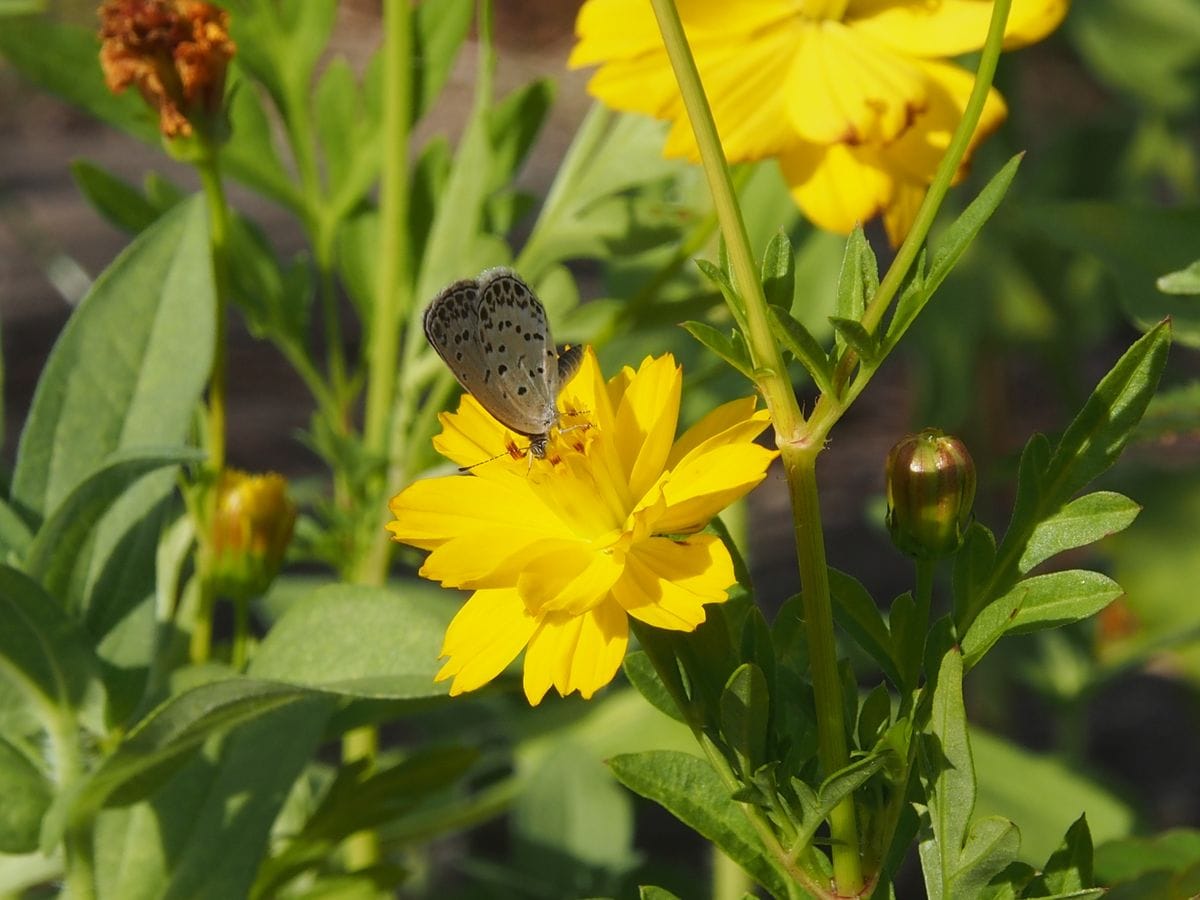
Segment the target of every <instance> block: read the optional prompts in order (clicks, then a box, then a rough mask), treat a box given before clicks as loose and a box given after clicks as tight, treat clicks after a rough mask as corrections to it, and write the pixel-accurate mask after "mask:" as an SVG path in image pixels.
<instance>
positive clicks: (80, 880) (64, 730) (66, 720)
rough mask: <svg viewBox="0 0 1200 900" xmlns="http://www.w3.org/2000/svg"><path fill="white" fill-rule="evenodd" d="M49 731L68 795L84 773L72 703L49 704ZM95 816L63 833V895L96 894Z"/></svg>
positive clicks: (85, 898) (75, 898) (82, 897)
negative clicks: (93, 822) (93, 827)
mask: <svg viewBox="0 0 1200 900" xmlns="http://www.w3.org/2000/svg"><path fill="white" fill-rule="evenodd" d="M44 710H45V712H44V716H43V718H44V721H45V722H46V725H47V728H46V734H47V736H48V738H49V740H50V742H51V745H52V747H53V758H54V760H55V773H54V774H55V778H56V780H57V782H58V791H59V794H60V795H65V794H66V793H67V792H68V791H70V790H71V789H72V788H73V787H74V786H75V784H76V782H78V781H79V779H81V778H82V777H83V774H84V773H83V759H82V757H81V755H80V745H79V722H78V720H77V719H76V717H75V711H74V710H73V709H71V708H70V706H69V704H66V703H64V704H63V705H61V706H49V705H47V706H45V707H44ZM91 823H92V820H91V819H88V820H86V821H85V822H80V823H77V824H72V825H71V826H69V827H68V828H67V831H66V833H65V834H64V835H63V857H64V869H65V871H64V879H63V882H64V883H63V888H64V889H63V893H62V896H63V897H67V898H70V900H92V898H93V897H95V896H96V860H95V853H94V850H93V841H94V833H93V830H92V824H91Z"/></svg>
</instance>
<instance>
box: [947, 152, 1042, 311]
mask: <svg viewBox="0 0 1200 900" xmlns="http://www.w3.org/2000/svg"><path fill="white" fill-rule="evenodd" d="M1023 158H1024V154H1023V153H1018V154H1017V155H1016V156H1014V157H1013V158H1012V159H1010V160H1009V161H1008V162H1007V163H1005V164H1004V167H1003V168H1001V169H1000V171H999V172H997V173H996V174H995V175H993V176H992V179H991V181H989V182H988V183H987V185H986V186H985V187H984V189H983V190H982V191H980V192H979V196H977V197H976V198H975V199H974V200H972V201H971V202H970V204H969V205H968V206H967V208H966V209H964V210H963V212H962V215H960V216H959V217H958V218H957V219H955V221H954V224H953V225H951V226H950V227H949V228H947V229H946V230H945V231H944V232H942V234H941V238H940V240H939V242H938V247H937V250H935V251H934V254H933V260H932V262H931V263H930V265H929V275H928V277H927V278H926V279H925V285H924V293H925V296H926V298H928V297H930V296H932V295H933V292H934V291H936V290H937V289H938V286H939V285H940V284H941V283H942V281H943V280H944V279H945V277H946V276H947V275H949V274H950V271H951V270H952V269H953V268H954V266H955V265H956V264H957V263H958V260H959V258H960V257H961V256H962V255H963V253H965V252H966V249H967V247H969V246H970V245H971V241H973V240H975V236H976V235H977V234H979V231H980V229H982V228H983V226H984V224H985V223H986V222H987V220H988V219H990V218H991V217H992V213H994V212H995V211H996V208H997V207H998V206H999V205H1000V201H1002V200H1003V199H1004V195H1005V194H1007V193H1008V188H1009V186H1010V185H1011V184H1012V181H1013V179H1014V178H1015V177H1016V175H1017V168H1018V167H1019V166H1020V165H1021V160H1022V159H1023Z"/></svg>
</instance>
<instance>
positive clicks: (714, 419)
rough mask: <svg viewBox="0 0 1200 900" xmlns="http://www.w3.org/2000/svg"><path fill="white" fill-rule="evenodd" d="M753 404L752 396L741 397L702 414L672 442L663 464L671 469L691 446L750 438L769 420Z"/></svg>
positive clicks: (710, 445) (765, 414)
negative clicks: (668, 454) (673, 444)
mask: <svg viewBox="0 0 1200 900" xmlns="http://www.w3.org/2000/svg"><path fill="white" fill-rule="evenodd" d="M757 405H758V399H757V398H756V397H742V398H741V399H740V400H730V401H729V402H728V403H723V404H721V405H720V406H718V407H717V408H716V409H714V410H712V411H711V412H709V413H707V414H705V416H704V417H703V418H702V419H701V420H700V421H699V422H697V423H696V424H695V425H693V426H692V427H691V428H689V429H688V430H687V431H685V432H684V433H683V436H682V437H681V438H680V439H679V440H677V441H676V442H675V446H674V447H672V448H671V455H670V456H668V457H667V468H668V469H674V468H675V467H676V466H678V465H679V463H680V462H681V461H682V460H683V458H684V457H686V456H687V455H688V454H689V453H691V452H693V451H695V450H699V449H707V448H709V447H712V446H716V445H718V444H734V443H740V442H744V441H752V440H754V439H755V438H756V437H758V436H759V435H760V434H762V433H763V432H764V431H765V430H766V429H767V426H768V425H770V424H771V416H770V414H769V413H768V412H767V411H766V410H765V409H760V410H758V411H757V412H756V411H755V409H754V407H755V406H757Z"/></svg>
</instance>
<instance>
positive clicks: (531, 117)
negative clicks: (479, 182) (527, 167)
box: [488, 78, 554, 191]
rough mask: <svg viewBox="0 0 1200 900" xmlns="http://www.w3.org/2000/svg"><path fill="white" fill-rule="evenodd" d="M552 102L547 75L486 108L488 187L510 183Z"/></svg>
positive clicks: (551, 83)
mask: <svg viewBox="0 0 1200 900" xmlns="http://www.w3.org/2000/svg"><path fill="white" fill-rule="evenodd" d="M553 103H554V82H553V81H550V80H549V79H546V78H539V79H537V80H536V81H531V82H530V83H529V84H527V85H524V86H523V87H520V88H517V89H516V90H515V91H513V92H512V93H510V94H509V95H508V96H506V97H505V98H504V99H502V100H500V101H499V102H498V103H496V104H495V105H493V106H492V108H491V109H490V110H489V111H488V129H489V132H490V139H491V143H492V173H491V174H492V183H491V185H490V188H491V190H493V191H495V190H500V189H502V188H505V187H507V186H509V185H511V184H512V182H513V180H514V179H515V177H516V174H517V171H518V170H519V169H520V167H521V164H522V163H523V162H524V161H525V157H526V156H527V155H528V154H529V151H530V150H531V149H532V148H533V144H534V141H536V140H537V136H538V134H540V133H541V130H542V125H543V124H545V121H546V116H547V115H548V114H549V112H550V107H551V105H552V104H553Z"/></svg>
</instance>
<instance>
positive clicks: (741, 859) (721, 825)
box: [609, 750, 788, 897]
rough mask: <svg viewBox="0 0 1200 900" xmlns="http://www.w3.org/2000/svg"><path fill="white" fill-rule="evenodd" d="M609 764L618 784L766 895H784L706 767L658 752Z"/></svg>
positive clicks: (750, 831)
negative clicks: (713, 848)
mask: <svg viewBox="0 0 1200 900" xmlns="http://www.w3.org/2000/svg"><path fill="white" fill-rule="evenodd" d="M609 766H610V767H611V768H612V771H613V774H614V775H616V776H617V779H618V780H619V781H620V782H621V783H622V784H623V785H625V786H626V787H627V788H629V789H630V790H631V791H633V792H634V793H635V794H640V795H641V796H643V797H645V798H647V799H648V800H653V801H654V802H656V803H658V804H660V805H661V806H663V807H665V808H666V809H667V810H668V811H669V812H670V813H671V814H672V815H674V816H675V817H676V818H677V819H679V820H680V821H682V822H683V823H684V824H685V825H688V826H689V827H691V828H692V829H693V830H695V831H697V832H699V833H700V834H701V835H702V836H703V837H705V838H707V839H708V840H710V841H712V842H713V843H714V844H716V845H717V846H718V847H720V848H721V849H722V850H724V851H725V853H726V855H728V856H729V858H730V859H732V860H733V861H734V862H736V863H737V864H738V865H740V866H741V867H742V868H743V869H745V870H746V872H747V873H748V874H749V875H750V876H751V877H752V878H754V879H755V880H756V881H757V882H758V883H759V884H761V885H762V886H763V887H765V888H766V889H767V890H768V891H770V892H771V893H773V894H774V895H775V896H777V897H784V896H788V887H787V882H786V881H785V879H784V877H783V875H782V874H781V873H780V872H779V871H778V870H777V869H776V868H775V866H774V865H773V864H772V863H771V862H770V857H769V856H768V855H767V852H766V850H765V848H764V847H763V845H762V842H761V841H760V840H759V837H758V835H757V833H756V832H755V831H754V829H753V828H752V827H751V825H750V823H749V822H748V821H747V819H746V817H745V816H744V815H743V814H742V811H741V810H740V809H739V808H738V805H737V804H736V803H735V802H734V801H733V800H732V799H731V798H730V796H729V790H728V789H727V788H726V787H725V786H724V785H723V784H722V783H721V780H720V779H719V778H718V777H717V774H716V773H715V772H714V771H713V770H712V767H711V766H709V764H708V763H706V762H704V761H703V760H701V759H697V758H696V757H694V756H690V755H688V754H686V753H678V752H674V751H666V750H660V751H652V752H649V753H625V754H621V755H619V756H615V757H613V758H612V759H611V760H609Z"/></svg>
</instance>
